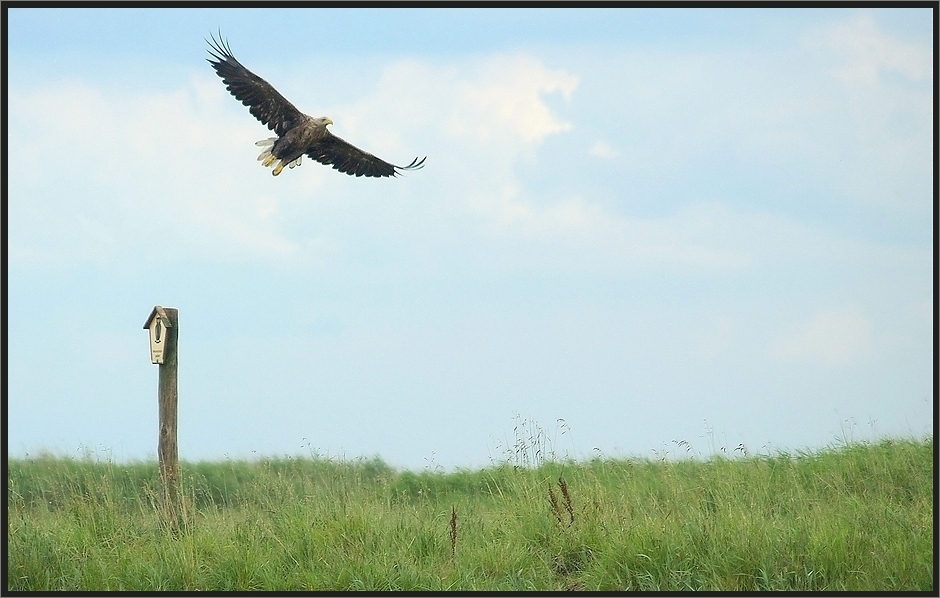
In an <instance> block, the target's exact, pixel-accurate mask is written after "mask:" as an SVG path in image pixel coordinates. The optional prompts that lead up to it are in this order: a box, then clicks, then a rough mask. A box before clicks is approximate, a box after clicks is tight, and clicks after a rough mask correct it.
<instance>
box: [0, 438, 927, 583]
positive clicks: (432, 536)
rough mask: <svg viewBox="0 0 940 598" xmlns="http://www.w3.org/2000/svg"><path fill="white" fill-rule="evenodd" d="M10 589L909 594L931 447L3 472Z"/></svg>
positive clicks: (90, 465) (91, 464) (74, 464)
mask: <svg viewBox="0 0 940 598" xmlns="http://www.w3.org/2000/svg"><path fill="white" fill-rule="evenodd" d="M8 468H9V473H8V479H7V489H8V493H7V496H8V498H7V513H8V532H7V542H8V551H7V567H8V579H7V588H8V590H99V591H100V590H294V589H296V590H301V589H304V590H354V589H362V590H386V589H388V590H393V589H403V590H559V589H582V590H612V589H618V590H685V589H693V590H750V591H754V590H878V591H897V590H902V591H903V590H922V591H931V590H934V589H935V585H934V553H933V545H934V542H933V533H934V532H933V528H934V522H933V506H934V497H933V475H934V471H933V439H932V438H931V439H928V440H910V439H909V440H883V441H879V442H872V443H857V444H849V445H846V446H841V447H834V448H830V449H827V450H823V451H820V452H816V453H799V454H785V453H779V454H776V455H770V456H760V457H744V456H741V457H737V458H733V459H729V458H722V457H712V458H710V459H708V460H678V461H674V460H663V461H651V460H622V459H619V460H608V459H596V460H593V461H589V462H577V463H576V462H562V463H559V462H540V463H538V464H537V466H536V467H517V466H514V465H513V464H511V463H505V464H502V465H494V466H492V467H490V468H487V469H483V470H479V471H457V472H453V473H443V472H434V471H424V472H409V471H395V470H393V469H392V468H390V467H388V466H387V465H385V464H384V463H383V462H382V461H381V460H379V459H373V460H355V461H336V460H331V459H321V458H309V459H294V458H283V459H274V460H262V461H257V462H241V461H226V462H216V463H183V464H182V478H183V482H182V486H183V493H184V503H183V504H184V512H183V516H182V517H181V521H180V522H179V523H178V524H177V525H173V524H172V523H170V522H168V521H167V519H166V518H165V517H164V516H163V515H164V513H163V511H161V509H160V508H159V504H160V501H159V499H158V486H157V480H156V464H155V463H134V464H119V463H112V462H100V461H97V460H94V459H67V458H60V457H52V456H44V457H37V458H28V459H19V460H10V461H9V462H8Z"/></svg>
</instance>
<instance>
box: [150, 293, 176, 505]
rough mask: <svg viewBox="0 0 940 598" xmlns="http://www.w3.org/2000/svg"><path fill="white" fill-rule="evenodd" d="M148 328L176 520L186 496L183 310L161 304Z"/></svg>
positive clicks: (164, 479)
mask: <svg viewBox="0 0 940 598" xmlns="http://www.w3.org/2000/svg"><path fill="white" fill-rule="evenodd" d="M144 328H148V329H150V339H151V343H150V346H151V360H152V361H153V362H154V363H159V364H160V380H159V383H158V386H157V400H158V402H159V410H160V430H159V436H158V443H157V455H158V458H159V461H160V487H161V494H162V499H163V508H164V509H165V511H166V514H167V516H168V518H169V520H170V521H171V522H173V523H176V522H178V521H179V516H180V510H181V509H180V501H181V498H182V497H181V494H180V474H179V449H178V446H177V442H176V427H177V426H176V424H177V403H178V401H179V393H178V390H177V369H178V366H179V358H178V354H177V341H178V339H179V311H178V310H177V309H176V308H173V307H166V308H164V307H160V306H159V305H158V306H156V307H154V308H153V311H152V312H151V313H150V317H149V318H148V319H147V323H146V324H144Z"/></svg>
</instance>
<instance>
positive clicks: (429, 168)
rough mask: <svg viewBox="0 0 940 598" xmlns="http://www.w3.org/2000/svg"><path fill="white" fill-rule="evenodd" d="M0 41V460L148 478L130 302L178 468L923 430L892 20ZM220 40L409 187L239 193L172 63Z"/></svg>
mask: <svg viewBox="0 0 940 598" xmlns="http://www.w3.org/2000/svg"><path fill="white" fill-rule="evenodd" d="M8 19H9V20H8V24H9V45H8V48H7V57H8V61H9V70H8V77H9V88H8V89H9V105H8V117H9V129H8V141H9V148H10V152H9V155H8V156H7V157H6V159H7V162H8V166H9V170H8V172H9V176H8V179H7V184H8V189H9V205H8V208H9V218H8V221H7V223H6V224H7V238H6V242H7V246H8V254H7V255H8V267H9V274H8V275H9V285H8V298H7V299H8V304H7V308H8V322H7V333H8V341H9V344H8V354H7V355H6V358H7V360H8V365H9V370H8V380H7V382H8V389H9V395H8V396H9V400H8V422H7V423H8V430H7V436H6V438H7V443H8V448H9V450H10V453H11V454H12V455H25V454H36V453H39V452H41V451H44V450H45V451H52V452H55V453H65V454H81V453H82V452H85V451H92V452H93V453H95V454H98V455H103V456H108V457H112V458H114V459H120V460H128V459H148V458H154V457H155V454H156V439H157V434H156V432H157V405H156V386H157V384H156V383H157V366H154V365H151V364H150V360H149V353H148V348H147V335H146V332H145V331H144V330H142V328H141V326H142V325H143V321H144V319H145V318H146V316H147V315H148V314H149V313H150V310H151V309H152V307H153V306H154V305H156V304H160V305H163V306H168V307H176V308H178V309H179V314H180V374H179V394H180V404H179V417H180V424H179V447H180V455H181V458H183V459H188V460H202V459H224V458H242V457H254V456H258V455H267V456H277V455H287V454H289V455H309V454H311V453H313V454H319V455H323V456H331V457H345V458H356V457H359V456H364V457H371V456H373V455H378V456H380V457H381V458H383V459H384V460H386V461H387V462H388V463H390V464H392V465H394V466H397V467H402V468H410V469H420V468H424V467H444V468H453V467H468V468H469V467H480V466H485V465H488V464H490V463H492V462H494V461H500V460H503V459H505V458H508V457H511V456H513V454H514V448H513V447H514V445H515V444H516V441H517V436H522V439H523V440H531V438H532V437H540V438H541V439H542V440H543V442H544V443H545V444H546V448H548V449H549V450H553V451H554V453H555V454H556V456H558V457H571V458H576V459H585V458H591V457H595V456H605V457H622V456H630V455H637V456H655V455H663V454H668V455H672V456H676V457H681V456H687V455H690V454H691V455H694V456H702V457H705V456H708V455H710V454H712V453H713V452H716V451H719V452H720V451H721V450H722V448H724V450H725V451H727V452H729V453H733V452H734V449H735V448H737V447H739V446H743V447H744V448H745V449H746V450H747V451H748V452H749V453H752V454H753V453H761V452H772V451H775V450H804V449H812V448H817V447H822V446H827V445H830V444H833V443H834V442H837V441H839V440H840V439H844V438H846V437H854V438H855V439H873V438H878V437H882V436H915V437H921V436H923V435H925V434H928V433H930V432H931V430H932V428H933V417H934V416H933V414H934V410H933V399H932V396H933V394H932V393H933V387H932V383H933V367H934V366H933V364H934V360H935V355H934V353H933V345H932V338H933V330H934V325H935V323H934V315H933V305H934V300H935V298H934V295H933V290H932V280H933V258H932V250H933V244H934V238H933V232H932V230H933V229H932V222H933V220H934V212H933V210H934V201H933V192H932V180H933V179H932V176H933V170H932V167H933V162H934V156H933V155H932V126H933V121H932V113H933V103H934V98H933V92H932V90H933V70H932V13H931V11H930V10H917V9H896V10H855V9H847V10H815V9H814V10H763V9H750V10H713V9H712V10H708V9H703V10H678V9H669V10H573V9H566V10H518V9H516V10H457V9H439V10H401V9H395V10H346V9H333V10H290V11H288V10H277V9H270V10H268V9H264V10H262V9H245V10H208V9H207V10H190V9H179V10H156V9H154V10H143V9H123V10H112V9H93V10H92V9H89V10H78V9H72V10H57V9H41V10H40V9H14V10H10V11H9V12H8ZM220 30H221V32H222V34H223V36H224V37H225V38H226V39H227V40H228V42H229V44H230V45H231V48H232V50H233V52H234V54H235V56H236V57H237V58H238V59H239V60H240V61H241V62H242V63H243V64H244V65H245V66H247V67H248V68H249V69H251V70H253V71H254V72H255V73H257V74H258V75H260V76H262V77H264V78H265V79H267V80H268V81H269V82H270V83H271V84H273V85H274V86H275V87H276V88H277V89H278V90H279V91H280V92H281V93H282V94H283V95H285V96H286V97H287V98H288V99H289V100H290V101H291V102H293V103H294V105H296V106H297V107H298V108H299V109H300V110H302V111H304V112H306V113H308V114H311V115H314V116H322V115H326V116H330V117H331V118H332V119H333V121H334V122H335V124H334V125H332V127H331V129H332V131H333V132H334V133H335V134H337V135H339V136H341V137H343V138H345V139H347V140H348V141H350V142H352V143H354V144H356V145H358V146H359V147H362V148H364V149H366V150H368V151H371V152H372V153H375V154H376V155H378V156H380V157H383V158H385V159H386V160H389V161H391V162H395V163H397V164H407V163H408V162H410V161H411V159H412V158H413V157H415V156H425V155H427V156H428V158H427V162H426V167H425V168H424V169H423V170H421V171H417V172H413V173H407V174H406V175H405V176H403V177H400V178H398V179H394V180H374V179H357V178H354V177H348V176H345V175H342V174H340V173H338V172H336V171H334V170H331V169H329V168H326V167H324V166H321V165H319V164H316V163H314V162H312V161H305V162H304V163H303V164H302V165H301V166H300V167H299V168H295V169H292V170H286V171H285V172H284V173H282V174H281V175H280V176H278V177H277V178H274V177H272V176H271V174H270V172H271V171H270V169H265V168H263V167H262V166H261V165H260V164H259V163H258V162H256V160H255V158H256V155H257V153H258V152H259V150H258V148H257V147H255V145H254V142H255V141H257V140H258V139H261V138H264V137H267V133H268V132H267V129H266V128H265V127H264V126H263V125H261V124H260V123H258V122H257V121H256V120H255V119H254V118H253V117H251V115H250V114H249V113H248V110H247V109H246V108H245V107H244V106H241V105H240V103H239V102H237V101H236V100H235V99H234V98H232V97H231V96H230V95H228V93H227V92H226V91H225V89H224V86H223V84H222V83H221V81H220V80H219V79H218V77H217V76H216V75H215V74H214V73H213V71H212V70H211V68H210V67H209V65H208V63H206V61H205V58H206V57H207V56H208V55H207V53H206V43H205V41H204V40H205V38H207V37H208V36H209V35H210V34H211V33H214V32H217V31H220ZM293 32H301V34H299V35H294V34H293ZM683 441H684V442H685V443H688V445H686V444H682V445H681V446H680V444H679V443H680V442H683ZM689 446H690V447H691V448H688V447H689ZM515 456H516V457H518V454H516V455H515Z"/></svg>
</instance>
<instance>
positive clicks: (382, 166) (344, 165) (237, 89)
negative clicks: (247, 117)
mask: <svg viewBox="0 0 940 598" xmlns="http://www.w3.org/2000/svg"><path fill="white" fill-rule="evenodd" d="M206 43H208V44H209V45H210V47H211V49H210V50H209V54H210V55H211V56H212V58H214V59H215V60H214V61H213V60H210V59H207V60H208V61H209V64H211V65H212V68H213V69H215V72H216V73H217V74H218V75H219V77H222V82H223V83H225V88H226V89H228V90H229V92H231V94H232V95H233V96H235V99H237V100H239V101H240V102H241V103H242V104H244V105H245V106H248V110H249V112H251V114H252V115H253V116H254V117H255V118H257V119H258V120H260V121H261V123H262V124H264V125H267V127H268V129H270V130H272V131H274V132H275V133H276V134H277V137H271V138H270V139H262V140H261V141H259V142H258V143H256V144H255V145H258V146H261V147H266V148H267V149H265V150H264V151H263V152H262V153H261V155H260V156H258V160H259V161H261V163H262V164H263V165H264V166H266V167H267V166H272V165H274V163H275V162H277V165H275V166H274V171H273V172H272V173H271V174H273V175H274V176H277V175H279V174H281V171H282V170H284V167H285V166H289V167H290V168H293V167H294V166H297V165H298V164H300V159H301V158H302V157H303V156H304V154H306V155H308V156H310V157H311V158H313V159H314V160H316V161H317V162H319V163H321V164H327V165H330V166H332V167H333V168H335V169H336V170H338V171H340V172H345V173H346V174H348V175H355V176H367V177H369V176H374V177H386V176H397V175H398V174H399V172H400V171H403V170H418V169H419V168H423V167H424V160H425V159H426V157H425V158H422V159H421V160H420V161H419V160H418V159H417V158H415V159H414V160H412V161H411V164H409V165H408V166H396V165H394V164H389V163H388V162H386V161H385V160H382V159H380V158H376V157H375V156H373V155H372V154H370V153H369V152H365V151H362V150H361V149H359V148H358V147H355V146H354V145H352V144H350V143H348V142H346V141H343V140H342V139H340V138H339V137H337V136H336V135H333V134H332V133H330V132H329V131H328V130H327V128H326V126H327V125H332V124H333V120H332V119H330V118H328V117H326V116H319V117H317V118H314V117H312V116H307V115H306V114H304V113H303V112H301V111H300V110H298V109H297V108H294V105H293V104H291V103H290V102H288V101H287V100H286V99H284V96H282V95H281V94H280V93H278V92H277V90H276V89H274V87H272V86H271V84H270V83H268V82H267V81H265V80H264V79H262V78H261V77H259V76H258V75H256V74H254V73H252V72H251V71H249V70H248V69H246V68H245V67H244V66H242V64H241V63H240V62H238V61H237V60H235V57H234V56H232V51H231V50H230V49H229V47H228V45H227V44H226V43H225V42H224V41H222V40H221V36H219V41H216V39H215V36H213V37H212V41H211V42H210V41H209V40H206Z"/></svg>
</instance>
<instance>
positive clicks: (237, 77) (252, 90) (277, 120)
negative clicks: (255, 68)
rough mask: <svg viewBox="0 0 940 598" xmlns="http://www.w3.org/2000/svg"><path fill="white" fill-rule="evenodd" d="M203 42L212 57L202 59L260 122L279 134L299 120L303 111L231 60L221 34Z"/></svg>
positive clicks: (265, 82) (230, 53)
mask: <svg viewBox="0 0 940 598" xmlns="http://www.w3.org/2000/svg"><path fill="white" fill-rule="evenodd" d="M206 43H208V44H209V45H210V46H211V47H212V49H211V50H209V54H211V55H212V57H213V58H214V59H215V61H213V60H210V59H206V60H208V61H209V64H211V65H212V68H213V69H215V72H216V74H218V75H219V77H222V82H223V83H225V88H226V89H228V90H229V92H231V94H232V95H233V96H235V99H237V100H239V101H240V102H241V103H242V104H244V105H245V106H248V110H249V111H250V112H251V114H252V115H253V116H254V117H255V118H257V119H258V120H260V121H261V122H262V124H264V125H267V127H268V128H269V129H271V130H272V131H274V132H275V133H277V135H278V136H281V135H284V134H285V133H286V132H287V131H289V130H291V129H292V128H294V127H295V126H297V125H298V124H300V123H301V122H303V118H304V115H303V113H301V112H300V110H297V108H295V107H294V105H293V104H291V103H290V102H288V101H287V100H286V99H285V98H284V96H282V95H281V94H280V93H278V91H277V90H276V89H274V87H272V86H271V84H270V83H268V82H267V81H265V80H264V79H262V78H261V77H259V76H258V75H256V74H254V73H252V72H251V71H249V70H248V69H246V68H245V67H244V66H242V64H241V63H240V62H238V61H237V60H235V57H234V56H232V51H231V49H229V47H228V44H226V43H225V42H224V41H222V39H221V37H220V39H219V40H216V39H215V36H213V37H212V41H211V42H210V41H209V40H206Z"/></svg>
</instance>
